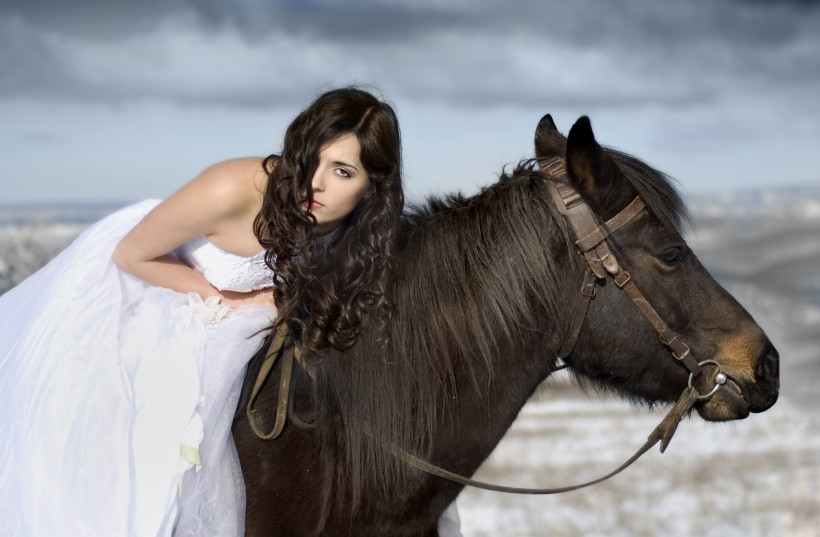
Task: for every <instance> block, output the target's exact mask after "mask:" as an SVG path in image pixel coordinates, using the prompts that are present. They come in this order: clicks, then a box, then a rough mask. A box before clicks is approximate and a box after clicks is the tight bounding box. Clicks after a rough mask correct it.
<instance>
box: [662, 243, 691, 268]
mask: <svg viewBox="0 0 820 537" xmlns="http://www.w3.org/2000/svg"><path fill="white" fill-rule="evenodd" d="M685 258H686V250H684V249H683V248H681V247H679V246H674V247H672V248H669V249H668V250H664V251H663V253H662V254H660V255H659V256H658V259H660V260H661V262H662V263H663V264H664V265H667V266H670V267H673V266H675V265H677V264H678V263H680V262H681V261H683V260H684V259H685Z"/></svg>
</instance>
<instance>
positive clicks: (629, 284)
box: [614, 270, 701, 374]
mask: <svg viewBox="0 0 820 537" xmlns="http://www.w3.org/2000/svg"><path fill="white" fill-rule="evenodd" d="M614 279H615V285H617V286H618V287H619V288H621V289H623V291H624V293H626V294H627V296H628V297H629V298H630V300H632V303H633V304H635V307H636V308H638V311H639V312H641V314H642V315H643V316H644V318H645V319H646V320H647V321H649V324H650V325H652V328H654V329H655V331H656V332H657V333H658V336H659V337H660V339H661V341H662V342H663V343H664V344H665V345H667V346H668V347H669V348H670V349H671V350H672V356H673V357H674V358H675V359H676V360H678V361H679V362H680V363H681V364H683V366H684V367H686V369H688V370H689V372H690V373H695V374H697V373H700V371H701V368H700V366H699V365H698V362H697V360H695V357H694V356H692V354H691V353H690V352H689V346H688V345H687V344H686V343H684V342H683V340H681V339H680V337H678V334H677V333H675V332H674V331H673V330H672V329H671V328H669V325H667V324H666V322H665V321H664V320H663V319H662V318H661V316H660V315H659V314H658V312H657V311H656V310H655V308H653V307H652V305H651V304H650V303H649V301H648V300H647V299H646V297H645V296H644V294H643V293H642V292H641V290H640V289H638V286H637V285H635V282H633V281H632V277H631V276H630V275H629V273H628V272H627V271H625V270H622V271H620V272H619V273H618V274H616V275H615V276H614Z"/></svg>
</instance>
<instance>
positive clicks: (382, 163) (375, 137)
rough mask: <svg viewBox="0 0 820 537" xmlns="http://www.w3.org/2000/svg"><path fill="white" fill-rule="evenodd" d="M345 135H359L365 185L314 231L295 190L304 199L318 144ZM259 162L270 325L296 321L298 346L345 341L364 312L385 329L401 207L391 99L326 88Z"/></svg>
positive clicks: (344, 345)
mask: <svg viewBox="0 0 820 537" xmlns="http://www.w3.org/2000/svg"><path fill="white" fill-rule="evenodd" d="M346 134H353V135H355V136H356V138H357V139H358V141H359V145H360V147H361V152H360V160H361V163H362V165H363V166H364V169H365V171H366V172H367V176H368V178H369V184H368V186H367V190H366V192H365V194H364V196H363V197H362V199H361V201H360V202H359V204H358V205H357V206H356V207H355V208H354V210H353V211H352V212H351V213H350V214H349V215H348V216H347V218H346V219H345V221H344V222H343V223H342V224H341V225H340V226H339V228H338V229H337V230H334V231H333V232H331V233H330V234H327V235H326V236H325V237H321V236H319V233H318V230H317V222H316V217H315V216H314V215H313V214H311V213H310V212H309V211H307V210H306V209H304V208H303V206H302V205H301V204H300V198H302V196H304V195H305V194H306V195H307V198H308V205H307V206H308V207H310V205H311V203H312V201H313V188H312V179H313V174H314V172H315V170H316V168H317V167H318V163H319V152H320V150H321V149H322V148H323V147H324V146H326V145H327V144H329V143H331V142H333V141H335V140H337V139H338V138H340V137H341V136H344V135H346ZM262 167H263V169H264V170H265V172H266V173H267V174H268V180H267V187H266V190H265V196H264V199H263V202H262V208H261V210H260V211H259V214H258V215H257V216H256V218H255V220H254V233H255V234H256V237H257V239H258V240H259V243H260V244H261V245H262V246H264V247H265V249H266V250H267V253H266V255H265V261H266V263H267V264H268V266H269V267H270V268H271V270H273V271H274V274H275V277H274V278H275V280H274V282H275V286H274V291H273V296H274V302H275V303H276V308H277V310H278V316H277V319H276V325H277V326H278V325H279V324H281V323H288V324H289V325H290V326H291V327H296V328H297V330H298V334H299V338H300V339H301V345H302V347H303V350H304V351H311V350H313V351H316V350H322V349H326V348H327V347H328V346H332V347H334V348H336V349H339V350H345V349H348V348H350V347H351V346H352V345H353V343H354V342H355V341H356V337H357V336H358V334H359V332H360V331H361V328H362V322H363V320H364V318H365V317H366V316H367V315H370V316H371V317H375V318H377V319H378V322H379V323H380V324H381V326H382V328H386V326H387V324H388V323H389V321H390V319H391V317H392V302H391V300H390V297H389V295H388V289H389V287H390V284H391V280H392V274H393V272H394V268H395V259H396V251H395V249H396V235H397V232H398V226H399V221H400V217H401V212H402V210H403V207H404V191H403V187H402V179H401V137H400V134H399V124H398V119H397V118H396V114H395V112H394V111H393V108H392V107H391V106H390V105H388V104H387V103H386V102H384V101H381V100H379V99H377V98H376V97H374V96H373V95H372V94H370V93H368V92H367V91H363V90H361V89H358V88H353V87H348V88H339V89H335V90H332V91H328V92H327V93H324V94H322V95H320V96H319V97H318V98H317V99H316V100H315V101H313V103H312V104H310V105H309V106H308V107H307V108H306V109H304V110H303V111H302V112H301V113H300V114H299V115H298V116H297V117H296V119H294V120H293V122H292V123H291V124H290V126H289V127H288V129H287V131H286V133H285V139H284V143H283V145H282V152H281V154H280V155H277V154H273V155H270V156H268V157H267V158H266V159H265V160H264V161H263V164H262ZM329 239H332V240H329ZM380 332H382V333H386V330H381V331H380Z"/></svg>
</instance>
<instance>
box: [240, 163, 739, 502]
mask: <svg viewBox="0 0 820 537" xmlns="http://www.w3.org/2000/svg"><path fill="white" fill-rule="evenodd" d="M539 166H540V168H541V170H542V171H543V172H544V173H545V174H546V176H547V181H546V185H547V188H548V190H549V192H550V196H551V197H552V200H553V203H555V206H556V208H557V209H558V211H559V212H560V213H561V214H562V215H564V216H565V217H566V219H567V220H568V222H569V223H570V226H571V227H572V229H573V231H574V233H575V236H576V237H577V240H576V241H575V245H576V247H577V249H578V251H579V252H580V253H581V254H582V255H583V256H584V258H585V260H586V263H587V266H586V267H585V269H584V276H583V281H582V283H581V290H580V296H579V299H578V303H577V305H576V308H575V315H574V316H573V320H572V324H571V325H570V329H569V333H568V335H567V338H566V340H565V341H564V342H563V347H562V349H561V351H560V352H559V354H558V358H560V359H561V360H564V359H566V358H568V357H569V356H570V354H572V351H573V350H574V348H575V346H576V344H577V342H578V338H579V337H580V335H581V330H582V328H583V325H584V319H585V318H586V314H587V311H588V310H589V304H590V302H591V301H592V299H593V298H594V297H595V286H596V284H597V281H598V280H605V279H606V278H612V279H613V280H614V282H615V285H616V286H617V287H618V288H619V289H621V290H622V291H624V292H625V293H626V294H627V296H628V297H629V298H630V300H631V301H632V303H633V304H634V305H635V307H636V308H638V311H639V312H640V313H641V315H643V317H644V318H645V319H646V320H647V321H648V322H649V324H650V325H651V326H652V328H654V329H655V331H656V332H657V333H658V337H659V338H660V340H661V342H662V343H663V344H664V345H665V346H666V347H668V348H669V350H670V351H671V353H672V356H673V358H674V359H675V360H676V361H677V362H678V363H679V364H681V365H682V366H683V367H685V368H686V369H687V370H688V371H689V381H688V385H687V387H686V389H684V391H683V393H682V394H681V395H680V397H679V398H678V400H677V402H676V403H675V405H674V406H673V407H672V409H671V410H670V411H669V413H668V414H667V415H666V416H665V417H664V418H663V420H662V421H661V423H660V424H659V425H658V426H657V427H655V429H654V430H653V431H652V433H651V434H650V435H649V437H648V438H647V440H646V442H645V443H644V445H643V446H641V447H640V448H639V449H638V451H636V452H635V454H634V455H632V457H630V458H629V459H628V460H627V461H626V462H624V463H623V464H622V465H621V466H619V467H618V468H617V469H615V470H614V471H612V472H611V473H609V474H607V475H605V476H603V477H600V478H598V479H594V480H592V481H587V482H585V483H581V484H579V485H572V486H566V487H557V488H538V489H531V488H518V487H507V486H502V485H494V484H491V483H483V482H481V481H475V480H473V479H469V478H467V477H464V476H461V475H459V474H456V473H453V472H450V471H448V470H445V469H443V468H440V467H438V466H436V465H434V464H431V463H429V462H427V461H425V460H423V459H420V458H418V457H417V456H415V455H413V454H412V453H409V452H408V451H406V450H405V449H403V448H401V447H400V446H397V445H395V444H393V443H392V442H387V441H383V440H381V439H379V438H377V437H376V435H375V434H374V433H373V432H368V435H370V436H371V437H372V438H373V439H374V440H375V441H377V442H379V443H380V444H381V445H382V447H383V448H384V449H386V450H387V451H389V452H390V453H392V454H393V455H394V456H395V457H397V458H398V459H400V460H402V461H404V462H405V463H407V464H409V465H410V466H412V467H414V468H416V469H418V470H422V471H424V472H426V473H428V474H431V475H434V476H437V477H441V478H444V479H447V480H449V481H453V482H455V483H459V484H461V485H465V486H471V487H476V488H482V489H486V490H493V491H497V492H509V493H515V494H556V493H560V492H569V491H572V490H577V489H581V488H584V487H588V486H590V485H594V484H596V483H600V482H602V481H605V480H607V479H609V478H610V477H613V476H615V475H617V474H619V473H620V472H621V471H623V470H625V469H626V468H627V467H629V466H630V465H631V464H632V463H633V462H635V461H636V460H638V459H639V458H640V457H641V455H643V454H644V453H646V452H647V451H649V449H650V448H652V447H653V446H654V445H655V444H657V443H658V442H660V443H661V453H663V452H664V451H665V450H666V448H667V446H668V445H669V442H670V441H671V440H672V436H673V435H674V434H675V430H676V429H677V427H678V424H679V423H680V421H681V420H682V419H683V417H684V416H685V415H686V414H688V412H689V411H690V410H691V409H692V407H693V406H694V405H695V403H697V402H698V401H699V400H706V399H709V398H711V397H712V396H713V395H714V394H715V393H716V392H717V390H718V389H719V388H720V387H721V386H722V385H724V384H725V383H726V382H727V380H728V377H727V376H726V374H725V373H723V372H722V371H721V369H720V365H719V364H718V363H717V362H716V361H714V360H704V361H702V362H698V361H697V360H696V359H695V357H694V356H693V355H692V352H691V349H690V348H689V346H688V345H687V344H686V343H685V342H684V341H683V340H682V339H681V338H680V336H679V335H678V334H677V333H675V332H674V331H673V330H672V329H671V328H669V325H667V324H666V322H665V321H664V320H663V318H662V317H661V316H660V315H659V314H658V312H657V311H656V310H655V308H653V307H652V305H651V304H650V303H649V301H648V300H647V299H646V297H645V296H644V294H643V293H642V292H641V290H640V289H639V288H638V286H637V285H636V284H635V282H634V281H632V277H631V276H630V275H629V272H627V271H626V270H624V269H623V268H622V267H621V265H620V263H619V262H618V260H617V258H616V257H615V255H614V254H613V253H612V250H611V249H610V247H609V245H608V243H607V240H608V238H609V237H610V236H611V235H612V234H613V233H615V232H616V231H617V230H619V229H620V228H622V227H623V226H625V225H626V224H628V223H629V222H631V221H632V220H634V219H635V218H636V217H637V216H638V215H639V214H641V212H642V211H643V210H644V209H645V208H646V205H645V204H644V202H643V200H642V199H641V198H640V197H636V198H635V199H634V200H632V202H631V203H630V204H629V205H627V206H626V207H625V208H624V209H623V210H621V211H620V212H619V213H618V214H616V215H615V216H614V217H612V218H611V219H609V220H607V221H606V222H603V223H600V224H599V221H600V220H599V219H598V218H596V216H595V213H594V212H593V210H592V208H591V207H590V206H589V205H588V204H587V203H586V201H585V200H584V198H583V197H582V196H581V194H580V193H579V192H578V190H577V189H575V187H574V186H573V185H572V183H571V181H570V178H569V175H568V173H567V168H566V160H565V159H563V158H561V157H553V158H550V159H545V160H542V161H540V162H539ZM290 340H291V338H290V335H289V333H288V329H287V327H285V326H284V325H282V326H279V329H278V330H277V331H276V334H275V337H274V338H273V341H272V343H271V345H270V347H269V349H268V352H267V354H266V356H265V360H264V362H263V365H262V369H261V370H260V373H259V376H258V377H257V380H256V383H255V385H254V387H253V390H252V393H251V396H250V400H249V401H248V406H247V409H246V412H247V416H248V420H249V422H250V425H251V428H252V429H253V431H254V433H256V435H257V436H258V437H259V438H261V439H263V440H269V439H273V438H276V437H277V436H279V434H280V433H281V432H282V428H283V427H284V422H285V420H286V416H287V402H288V397H289V389H290V376H291V369H292V365H293V359H294V355H297V359H298V355H299V354H300V353H299V351H298V349H297V348H296V347H295V346H294V345H293V344H292V342H291V341H290ZM280 355H282V356H284V364H283V367H282V376H281V381H280V386H279V403H278V409H277V412H276V423H275V425H274V429H273V430H272V431H271V432H270V433H268V434H265V433H263V432H262V430H261V423H259V421H258V415H257V413H256V411H255V410H253V403H254V400H255V399H256V396H257V394H258V392H259V390H260V388H261V386H262V384H263V383H264V380H265V378H266V377H267V375H268V373H269V372H270V370H271V369H272V367H273V362H274V361H275V360H276V358H277V357H278V356H280ZM705 365H710V366H714V367H715V368H716V372H715V375H714V377H713V380H714V382H715V386H714V387H713V388H712V389H711V390H709V392H708V393H706V394H703V395H701V394H699V393H698V391H697V390H696V389H695V388H694V387H693V386H692V380H693V379H694V377H696V376H698V375H700V374H701V373H702V371H703V367H702V366H705Z"/></svg>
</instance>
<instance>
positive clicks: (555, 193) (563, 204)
mask: <svg viewBox="0 0 820 537" xmlns="http://www.w3.org/2000/svg"><path fill="white" fill-rule="evenodd" d="M540 167H541V170H542V171H544V172H545V173H546V174H547V177H548V178H549V180H548V181H547V188H548V190H549V192H550V195H551V197H552V200H553V202H554V203H555V206H556V207H557V208H558V212H560V213H561V214H563V215H564V216H565V217H566V218H567V220H568V221H569V224H570V226H571V227H572V230H573V231H574V233H575V236H576V237H578V239H577V240H576V241H575V245H576V247H577V248H578V250H579V252H581V254H583V255H584V257H585V258H586V261H587V266H588V269H589V270H587V271H585V273H584V279H583V282H582V283H581V291H580V297H579V299H578V303H577V305H576V307H575V315H574V316H573V319H572V324H571V325H570V329H569V333H568V335H567V339H566V341H565V342H564V345H563V348H562V349H561V351H560V353H559V354H558V357H559V358H561V359H562V360H564V359H566V358H567V357H569V355H570V354H571V353H572V350H573V349H574V348H575V345H576V344H577V342H578V338H579V337H580V335H581V329H582V327H583V324H584V319H585V318H586V313H587V310H588V309H589V303H590V302H591V301H592V298H593V297H594V296H595V283H596V280H598V279H605V278H606V277H611V278H612V279H613V280H614V281H615V285H617V286H618V288H619V289H621V290H623V291H624V292H625V293H626V294H627V296H628V297H629V298H630V300H631V301H632V303H633V304H634V305H635V307H636V308H638V311H640V312H641V315H643V316H644V318H645V319H646V320H647V321H648V322H649V324H650V325H652V328H654V329H655V331H656V332H657V333H658V336H659V337H660V340H661V341H662V342H663V344H664V345H666V346H667V347H669V348H670V350H671V351H672V356H673V357H674V358H675V359H676V360H677V361H678V362H679V363H680V364H682V365H683V366H684V367H685V368H686V369H687V370H688V371H689V373H690V374H692V375H695V376H697V375H698V374H699V373H700V371H701V367H700V366H699V365H698V362H697V360H695V358H694V356H692V354H691V352H690V350H689V346H688V345H686V343H684V342H683V341H682V340H681V338H680V337H679V336H678V334H676V333H675V332H674V331H673V330H672V329H671V328H669V325H667V324H666V322H665V321H664V320H663V318H661V316H660V315H659V314H658V312H657V311H656V310H655V308H653V307H652V305H651V304H650V303H649V301H648V300H647V299H646V297H645V296H644V294H643V293H642V292H641V290H640V289H639V288H638V286H637V285H635V282H633V281H632V278H631V277H630V275H629V273H628V272H627V271H625V270H623V269H622V268H621V266H620V263H618V260H617V258H616V257H615V255H614V254H613V253H612V250H611V249H610V248H609V245H608V244H607V239H608V238H609V236H610V235H612V234H613V233H614V232H616V231H617V230H618V229H620V228H621V227H623V226H625V225H626V224H628V223H629V222H631V221H632V220H634V219H635V218H636V217H637V216H638V215H639V214H640V213H641V212H642V211H643V210H644V209H645V208H646V205H645V204H644V202H643V200H642V199H641V198H640V197H636V198H635V199H634V200H632V202H631V203H630V204H629V205H627V206H626V207H625V208H624V209H623V210H621V211H620V212H619V213H618V214H616V215H615V216H614V217H612V218H611V219H609V220H607V221H606V222H604V223H603V224H598V219H597V218H595V214H594V213H593V211H592V208H591V207H590V206H589V205H588V204H587V203H586V201H584V199H583V197H582V196H581V194H580V193H579V192H578V190H576V189H575V187H574V186H573V184H572V183H571V181H570V178H569V174H568V173H567V168H566V161H565V160H564V159H563V158H560V157H553V158H551V159H548V160H546V161H544V162H542V163H540Z"/></svg>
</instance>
